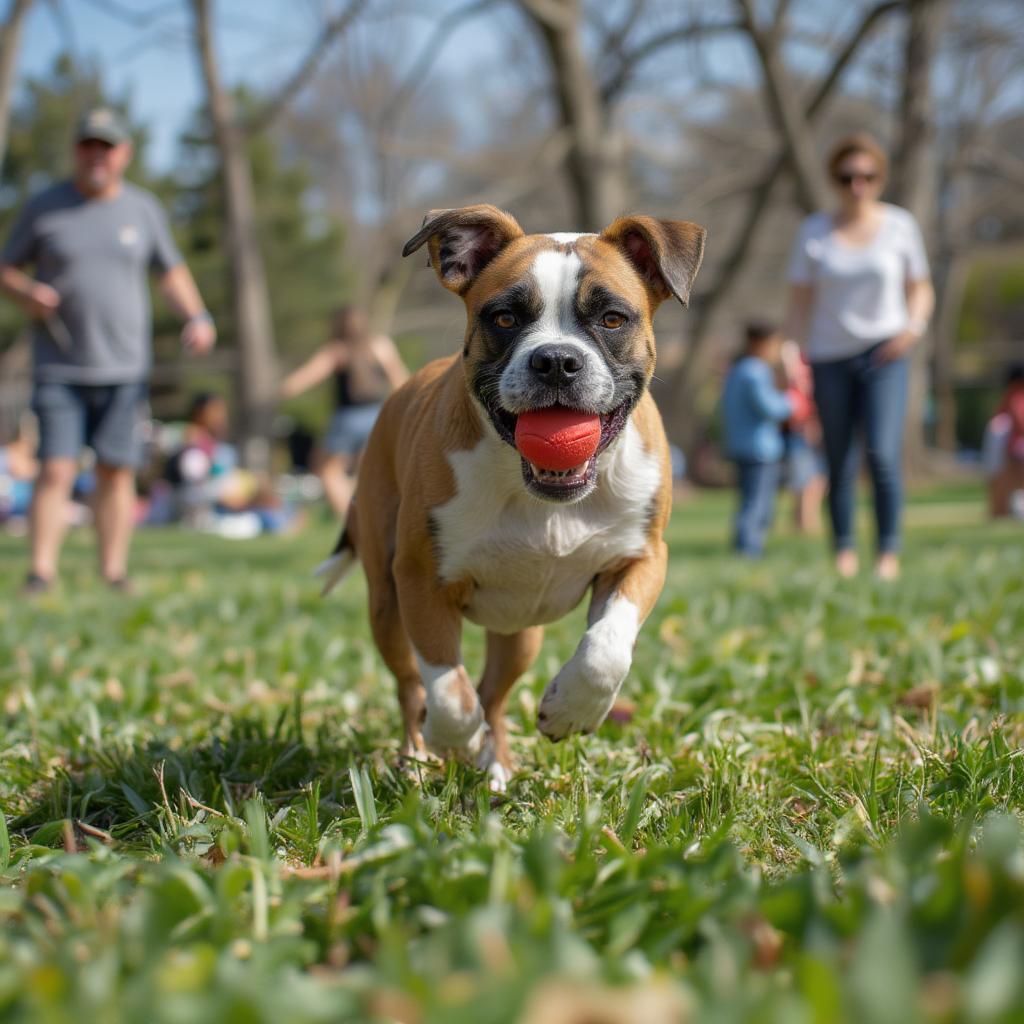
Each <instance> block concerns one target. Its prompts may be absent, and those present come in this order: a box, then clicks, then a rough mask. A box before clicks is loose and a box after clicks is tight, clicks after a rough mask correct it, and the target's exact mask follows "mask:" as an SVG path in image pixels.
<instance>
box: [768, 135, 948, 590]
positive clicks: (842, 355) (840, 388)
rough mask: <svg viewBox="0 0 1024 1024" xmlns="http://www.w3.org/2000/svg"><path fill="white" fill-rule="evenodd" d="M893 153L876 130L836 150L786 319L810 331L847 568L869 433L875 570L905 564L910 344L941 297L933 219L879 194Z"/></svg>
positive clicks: (796, 333)
mask: <svg viewBox="0 0 1024 1024" xmlns="http://www.w3.org/2000/svg"><path fill="white" fill-rule="evenodd" d="M886 169H887V161H886V157H885V153H884V152H883V150H882V148H881V147H880V146H879V144H878V143H877V142H876V141H875V140H874V139H873V138H872V137H871V136H870V135H865V134H856V135H850V136H848V137H847V138H845V139H843V140H842V141H841V142H839V143H838V145H836V147H835V148H834V149H833V150H832V153H831V155H830V156H829V159H828V171H829V174H830V176H831V179H832V183H833V185H834V187H835V190H836V196H837V198H838V205H837V208H836V210H835V211H834V212H832V213H816V214H813V215H811V216H810V217H808V218H807V219H806V220H805V221H804V222H803V225H802V226H801V228H800V233H799V235H798V237H797V240H796V243H795V245H794V247H793V253H792V258H791V261H790V267H789V280H790V284H791V288H790V301H789V312H788V315H787V319H786V324H787V327H788V331H789V334H790V336H791V337H795V338H797V339H804V340H805V341H806V348H807V359H808V361H809V362H810V364H811V370H812V373H813V376H814V397H815V401H816V403H817V406H818V412H819V416H820V419H821V428H822V436H823V441H824V445H825V457H826V460H827V462H828V475H829V502H828V504H829V513H830V515H831V520H832V535H833V540H834V544H835V560H836V569H837V571H838V572H839V574H840V575H841V576H853V575H855V574H856V572H857V570H858V562H857V552H856V547H855V543H854V497H855V492H856V484H857V471H858V468H859V464H860V451H859V447H858V445H857V443H856V442H857V437H858V435H860V434H863V436H864V441H865V447H866V450H867V457H868V468H869V470H870V473H871V480H872V484H873V487H874V499H875V521H876V524H877V528H878V536H877V552H878V556H877V561H876V564H875V571H876V573H877V575H878V576H879V577H880V578H882V579H895V578H896V577H897V576H898V575H899V571H900V561H899V551H900V520H901V514H902V500H903V497H902V490H903V488H902V480H901V475H902V466H901V462H902V453H901V449H902V444H903V421H904V418H905V416H906V400H907V378H908V372H909V367H908V359H907V355H908V353H909V352H910V350H911V348H913V346H914V345H915V344H916V343H917V341H918V339H919V338H920V337H921V335H922V334H924V331H925V328H926V327H927V325H928V318H929V317H930V316H931V312H932V308H933V306H934V301H935V297H934V292H933V290H932V286H931V280H930V277H929V271H928V258H927V256H926V255H925V251H924V243H923V242H922V239H921V231H920V229H919V227H918V225H917V222H916V221H915V220H914V217H913V215H912V214H910V213H909V212H907V211H906V210H903V209H900V208H899V207H898V206H892V205H891V204H889V203H883V202H880V201H879V196H880V195H881V192H882V189H883V187H884V185H885V175H886Z"/></svg>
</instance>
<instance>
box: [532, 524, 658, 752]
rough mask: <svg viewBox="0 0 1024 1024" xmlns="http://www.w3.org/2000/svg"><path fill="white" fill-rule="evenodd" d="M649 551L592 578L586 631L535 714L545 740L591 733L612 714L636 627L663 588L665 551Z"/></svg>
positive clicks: (628, 663)
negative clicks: (615, 568)
mask: <svg viewBox="0 0 1024 1024" xmlns="http://www.w3.org/2000/svg"><path fill="white" fill-rule="evenodd" d="M652 548H653V550H652V551H651V552H650V553H649V554H648V555H645V556H644V557H643V558H640V559H637V560H635V561H632V562H630V563H629V564H628V565H626V566H625V567H624V568H620V569H618V570H612V571H609V572H606V573H601V574H600V575H599V576H597V577H596V578H595V580H594V590H593V596H592V598H591V601H590V611H589V613H588V615H587V631H586V633H584V634H583V639H582V640H580V643H579V646H578V647H577V648H576V653H575V654H574V655H573V656H572V657H571V658H570V659H569V661H568V662H566V664H565V665H564V666H563V667H562V669H561V671H560V672H559V673H558V675H556V676H555V678H554V679H552V680H551V682H550V683H549V684H548V688H547V689H546V690H545V691H544V697H543V698H542V700H541V703H540V710H539V711H538V712H537V725H538V726H539V728H540V731H541V732H542V733H544V735H545V736H547V737H548V738H549V739H553V740H560V739H563V738H564V737H565V736H567V735H568V734H569V733H571V732H593V731H594V730H595V729H596V728H597V727H598V726H599V725H600V724H601V723H602V722H603V721H604V720H605V717H606V716H607V714H608V712H609V711H610V710H611V708H612V704H614V702H615V698H616V696H618V693H619V688H620V687H621V686H622V682H623V680H624V679H625V678H626V674H627V673H628V672H629V666H630V664H631V663H632V661H633V646H634V644H635V643H636V637H637V633H638V632H639V631H640V625H641V623H642V622H643V621H644V619H646V618H647V616H648V614H650V611H651V609H652V608H653V607H654V602H655V601H656V600H657V599H658V595H659V594H660V593H661V588H662V586H663V585H664V583H665V569H666V566H667V564H668V548H667V547H666V546H665V543H664V542H663V541H660V540H659V541H657V542H656V543H654V544H653V545H652Z"/></svg>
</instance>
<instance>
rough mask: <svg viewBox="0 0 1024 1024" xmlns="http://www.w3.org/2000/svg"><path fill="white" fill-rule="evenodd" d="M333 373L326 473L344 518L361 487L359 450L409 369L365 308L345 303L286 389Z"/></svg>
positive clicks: (289, 392)
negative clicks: (326, 335) (375, 330)
mask: <svg viewBox="0 0 1024 1024" xmlns="http://www.w3.org/2000/svg"><path fill="white" fill-rule="evenodd" d="M332 375H333V376H334V384H335V390H336V402H337V410H336V411H335V413H334V415H333V416H332V417H331V422H330V425H329V426H328V428H327V436H326V437H325V438H324V445H323V446H324V449H325V451H326V456H325V458H324V460H323V462H322V463H321V466H320V478H321V480H323V484H324V493H325V494H326V495H327V500H328V502H329V503H330V505H331V508H332V509H334V511H335V513H336V514H337V515H338V517H339V518H344V516H345V513H346V512H347V511H348V506H349V502H350V501H351V500H352V492H353V491H354V490H355V472H356V467H357V464H358V461H359V455H360V454H361V452H362V450H363V448H364V447H365V445H366V441H367V438H369V436H370V431H371V430H372V429H373V424H374V422H375V421H376V419H377V414H378V413H379V412H380V407H381V403H382V401H383V400H384V396H385V395H386V394H387V393H388V391H390V390H394V389H395V388H397V387H398V386H399V385H401V384H403V383H404V382H405V381H406V380H407V379H408V377H409V371H408V370H406V368H405V364H404V363H403V362H402V357H401V356H400V355H399V354H398V350H397V349H396V348H395V345H394V342H393V341H392V340H391V339H390V338H388V337H386V336H385V335H382V334H371V333H370V330H369V327H368V325H367V322H366V317H365V316H364V314H363V313H362V311H361V310H359V309H357V308H356V307H354V306H342V308H341V309H339V310H338V311H337V313H336V314H335V316H334V324H333V329H332V331H331V339H330V341H328V342H327V344H325V345H323V346H322V347H321V348H319V349H318V350H317V351H316V352H314V353H313V355H312V356H311V357H310V358H309V359H308V360H307V361H306V362H305V363H303V365H302V366H300V367H299V368H298V369H297V370H295V371H293V372H292V373H291V374H289V375H288V376H287V377H286V378H285V379H284V382H283V383H282V385H281V395H282V397H283V398H285V399H288V398H295V397H296V396H297V395H301V394H302V393H303V392H304V391H308V390H309V389H310V388H313V387H316V385H317V384H319V383H321V382H322V381H324V380H326V379H327V378H328V377H330V376H332Z"/></svg>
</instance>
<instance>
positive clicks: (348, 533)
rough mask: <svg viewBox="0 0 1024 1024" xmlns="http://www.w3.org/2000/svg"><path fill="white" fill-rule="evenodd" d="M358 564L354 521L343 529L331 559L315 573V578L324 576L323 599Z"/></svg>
mask: <svg viewBox="0 0 1024 1024" xmlns="http://www.w3.org/2000/svg"><path fill="white" fill-rule="evenodd" d="M355 564H356V546H355V541H354V538H353V536H352V520H351V518H350V519H349V521H348V522H347V523H346V524H345V525H344V527H342V530H341V536H340V537H339V538H338V543H337V544H335V545H334V551H332V552H331V557H330V558H328V559H327V561H325V562H321V563H320V564H319V565H318V566H317V567H316V569H315V570H314V572H313V575H314V576H322V577H323V580H324V587H323V590H321V591H320V596H321V597H326V596H327V595H328V594H329V593H330V592H331V591H332V590H333V589H334V588H335V587H336V586H337V585H338V584H339V583H340V582H341V581H342V580H343V579H344V578H345V576H346V575H347V574H348V571H349V569H351V568H352V566H353V565H355Z"/></svg>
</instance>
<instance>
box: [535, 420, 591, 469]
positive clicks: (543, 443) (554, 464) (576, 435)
mask: <svg viewBox="0 0 1024 1024" xmlns="http://www.w3.org/2000/svg"><path fill="white" fill-rule="evenodd" d="M600 442H601V417H600V416H595V415H594V414H593V413H587V412H579V411H578V410H576V409H535V410H533V411H532V412H524V413H521V414H520V416H519V419H518V420H517V421H516V448H517V449H518V450H519V454H520V455H522V456H523V458H525V459H527V460H528V461H529V462H532V463H533V464H534V465H535V466H538V467H540V468H541V469H552V470H558V471H563V470H566V469H573V468H574V467H575V466H581V465H582V464H583V463H584V462H586V461H587V459H589V458H590V457H591V456H592V455H593V454H594V453H595V452H596V451H597V446H598V444H600Z"/></svg>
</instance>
